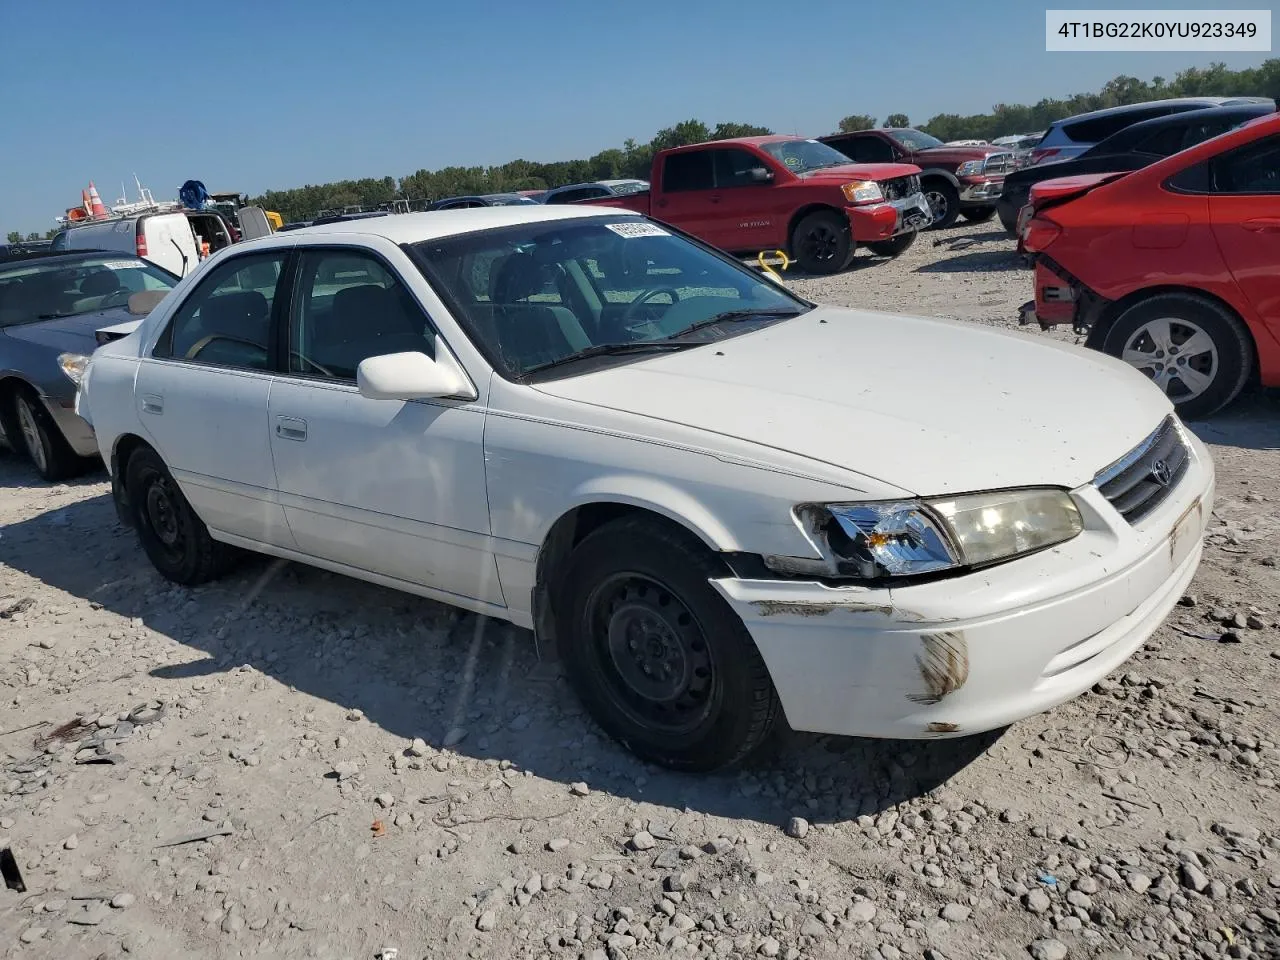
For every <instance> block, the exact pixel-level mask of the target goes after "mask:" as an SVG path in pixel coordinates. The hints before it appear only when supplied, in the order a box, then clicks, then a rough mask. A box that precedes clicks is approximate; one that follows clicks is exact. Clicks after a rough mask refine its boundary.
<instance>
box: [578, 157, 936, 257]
mask: <svg viewBox="0 0 1280 960" xmlns="http://www.w3.org/2000/svg"><path fill="white" fill-rule="evenodd" d="M649 183H650V188H649V191H648V192H647V193H637V194H631V195H629V196H624V197H602V198H600V199H595V200H584V201H581V202H582V203H588V204H597V205H600V206H610V207H623V208H625V209H627V210H635V211H636V212H638V213H643V214H646V215H648V216H650V217H653V219H655V220H660V221H662V222H664V223H668V224H670V225H671V226H673V227H676V228H678V229H680V230H683V231H685V232H686V233H689V234H692V235H693V236H695V237H697V238H699V239H700V240H703V241H705V242H707V243H709V244H711V245H712V246H716V247H719V248H720V249H722V250H728V251H730V252H733V253H748V252H755V251H758V250H778V249H785V250H786V251H787V252H788V253H789V254H790V255H791V256H792V257H793V258H794V259H795V261H796V265H797V266H798V267H799V268H800V269H801V270H803V271H805V272H806V273H818V274H827V273H838V272H840V271H841V270H844V269H845V268H846V267H848V266H849V263H850V262H851V261H852V260H853V254H854V249H855V248H856V246H857V245H858V244H864V245H865V246H867V247H868V248H869V249H870V250H871V251H872V252H873V253H876V254H879V255H880V256H887V257H894V256H897V255H898V254H899V253H901V252H902V251H903V250H906V249H907V247H909V246H911V244H912V243H913V242H914V241H915V238H916V232H917V231H918V230H920V229H922V228H924V227H927V226H928V225H929V224H930V223H931V222H932V220H933V217H932V214H931V213H930V211H929V204H928V202H927V201H926V200H925V199H924V195H923V194H922V193H921V192H920V168H919V167H917V166H914V165H912V164H909V163H851V162H850V161H849V159H848V157H846V156H844V154H842V153H840V152H839V151H837V150H833V149H832V148H831V147H828V146H827V145H826V144H823V143H819V142H818V141H816V140H804V139H801V138H799V137H779V136H771V137H740V138H738V139H734V140H713V141H710V142H707V143H697V144H691V145H690V146H685V147H674V148H672V149H670V150H661V151H659V152H658V154H657V155H656V156H655V157H654V158H653V172H652V173H651V174H650V177H649Z"/></svg>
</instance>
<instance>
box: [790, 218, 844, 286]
mask: <svg viewBox="0 0 1280 960" xmlns="http://www.w3.org/2000/svg"><path fill="white" fill-rule="evenodd" d="M853 251H854V243H853V235H852V234H851V233H850V232H849V222H848V221H847V220H845V219H844V217H842V216H840V215H839V214H838V213H835V212H834V211H831V210H818V211H815V212H814V213H811V214H809V215H808V216H807V217H805V218H804V219H802V220H801V221H800V222H799V223H797V224H796V226H795V229H794V230H792V231H791V254H792V256H793V257H795V261H796V265H797V266H798V267H799V268H800V269H801V270H803V271H804V272H805V273H815V274H819V275H829V274H833V273H839V272H840V271H842V270H845V269H847V268H848V266H849V264H850V263H852V262H853Z"/></svg>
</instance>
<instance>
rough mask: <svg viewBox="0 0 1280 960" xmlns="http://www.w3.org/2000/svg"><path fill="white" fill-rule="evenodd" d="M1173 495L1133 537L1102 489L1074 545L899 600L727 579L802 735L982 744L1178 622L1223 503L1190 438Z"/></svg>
mask: <svg viewBox="0 0 1280 960" xmlns="http://www.w3.org/2000/svg"><path fill="white" fill-rule="evenodd" d="M1189 443H1190V445H1191V449H1192V453H1193V457H1192V464H1191V467H1190V468H1189V469H1188V471H1187V473H1186V474H1185V475H1184V478H1183V480H1182V482H1181V483H1180V484H1179V487H1178V489H1177V490H1176V491H1175V492H1174V493H1173V494H1171V495H1170V497H1169V498H1168V499H1167V500H1166V501H1165V502H1164V503H1162V504H1161V505H1160V506H1159V507H1158V508H1156V509H1155V510H1154V511H1152V513H1151V514H1149V515H1148V516H1146V517H1144V518H1143V519H1142V520H1140V521H1139V522H1138V523H1137V524H1136V525H1130V524H1129V523H1127V522H1126V521H1125V520H1124V519H1123V518H1122V517H1121V516H1120V515H1119V514H1118V513H1117V512H1116V511H1115V509H1114V508H1113V507H1112V506H1111V504H1110V503H1108V502H1107V500H1106V498H1105V497H1103V495H1102V494H1101V493H1100V492H1099V491H1098V489H1097V488H1096V487H1094V486H1093V485H1092V484H1088V485H1086V486H1084V487H1081V488H1079V489H1078V490H1076V491H1074V494H1073V495H1074V496H1075V498H1076V500H1077V503H1078V504H1079V505H1080V507H1081V512H1082V513H1083V514H1084V515H1085V517H1086V528H1085V531H1084V532H1083V533H1081V534H1080V535H1079V536H1077V537H1076V538H1075V539H1073V540H1071V541H1068V542H1067V543H1063V544H1059V545H1058V546H1057V547H1053V548H1050V549H1048V550H1044V551H1041V552H1040V553H1037V554H1033V555H1031V556H1028V557H1023V558H1021V559H1019V560H1015V561H1011V562H1008V563H1005V564H1001V565H999V566H997V567H992V568H988V569H986V570H983V571H980V572H978V573H974V574H968V575H964V576H960V577H955V578H950V579H944V580H938V581H934V582H932V583H922V584H913V585H909V586H905V587H893V588H865V587H828V586H825V585H823V584H820V583H815V582H803V581H790V580H748V579H737V578H723V579H718V580H713V581H712V585H713V586H714V587H715V588H716V590H717V591H719V593H720V595H721V596H722V597H724V599H725V600H726V601H727V602H728V603H729V605H730V606H731V607H732V608H733V610H734V611H735V613H737V614H738V616H739V617H741V618H742V620H743V623H744V624H745V625H746V627H747V630H748V631H749V632H750V633H751V636H752V638H753V639H754V640H755V643H756V646H757V647H758V648H759V650H760V653H761V656H762V657H763V658H764V660H765V663H766V665H767V666H768V669H769V673H770V676H771V677H772V679H773V683H774V686H775V688H776V689H777V691H778V695H779V697H780V698H781V701H782V705H783V709H784V710H785V712H786V715H787V720H788V722H789V723H790V724H791V726H792V727H793V728H794V729H797V730H807V731H812V732H818V733H830V734H838V735H848V736H871V737H891V738H902V739H921V738H932V737H942V736H960V735H965V734H972V733H980V732H982V731H985V730H992V729H996V728H999V727H1003V726H1006V725H1008V724H1010V723H1012V722H1014V721H1016V720H1019V719H1022V718H1024V717H1028V716H1031V715H1033V714H1036V713H1040V712H1043V711H1045V710H1048V709H1050V708H1052V707H1054V706H1056V705H1058V704H1060V703H1063V702H1065V701H1067V700H1071V699H1073V698H1074V697H1076V696H1078V695H1079V694H1081V693H1083V692H1084V691H1086V690H1088V689H1089V688H1090V687H1091V686H1092V685H1093V684H1095V683H1096V682H1098V680H1100V679H1102V678H1103V677H1105V676H1106V675H1107V674H1108V673H1110V672H1111V671H1113V670H1115V669H1116V668H1117V667H1119V666H1120V664H1122V663H1123V662H1124V661H1125V660H1126V659H1128V658H1129V657H1130V656H1131V655H1132V654H1133V653H1134V651H1136V650H1137V649H1138V648H1139V647H1140V646H1141V645H1142V644H1143V643H1144V642H1145V641H1146V640H1147V638H1148V637H1150V635H1151V634H1152V633H1153V632H1154V631H1155V630H1156V628H1157V627H1159V625H1160V624H1161V622H1162V621H1163V620H1164V618H1165V617H1166V616H1167V615H1168V613H1169V611H1170V610H1171V609H1172V607H1173V606H1174V604H1176V603H1177V601H1178V599H1179V597H1181V596H1182V593H1183V590H1184V589H1185V587H1186V585H1187V584H1188V583H1189V582H1190V580H1191V578H1192V576H1193V575H1194V573H1195V571H1196V567H1197V565H1198V563H1199V559H1200V552H1201V539H1202V534H1203V531H1204V527H1205V525H1206V524H1207V522H1208V519H1209V516H1210V513H1211V510H1212V506H1213V496H1214V472H1213V464H1212V461H1211V460H1210V459H1209V455H1208V451H1207V450H1206V449H1205V448H1204V446H1203V444H1201V443H1200V442H1199V441H1198V440H1196V439H1195V438H1194V437H1192V438H1189Z"/></svg>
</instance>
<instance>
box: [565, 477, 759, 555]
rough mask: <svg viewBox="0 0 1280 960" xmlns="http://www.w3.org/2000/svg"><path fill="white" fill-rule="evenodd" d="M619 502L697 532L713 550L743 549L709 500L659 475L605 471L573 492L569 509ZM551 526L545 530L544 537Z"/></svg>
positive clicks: (721, 551) (729, 550) (567, 507)
mask: <svg viewBox="0 0 1280 960" xmlns="http://www.w3.org/2000/svg"><path fill="white" fill-rule="evenodd" d="M597 503H616V504H619V505H622V506H628V507H636V508H639V509H642V510H648V511H650V512H652V513H656V514H660V515H661V516H664V517H666V518H667V519H668V520H671V521H673V522H675V523H678V524H680V526H682V527H684V528H685V529H687V530H688V531H689V532H690V533H693V534H695V535H696V536H697V537H698V538H699V539H700V540H701V541H702V542H703V543H705V544H706V545H707V546H708V547H710V548H711V549H712V550H715V551H717V552H720V553H726V552H732V551H736V550H741V549H743V546H742V544H741V542H740V541H739V540H738V538H737V537H735V536H734V535H733V533H732V532H731V531H730V530H729V528H728V527H727V526H725V524H724V523H723V522H722V521H721V520H720V519H719V518H718V517H716V515H715V514H714V513H713V512H712V510H711V509H710V507H708V506H707V504H706V503H704V502H702V501H701V500H699V499H698V498H697V497H694V496H693V495H692V494H690V493H689V491H687V490H683V489H680V488H679V487H676V486H674V485H673V484H671V483H667V482H665V481H663V480H661V479H659V478H657V477H645V476H635V475H626V474H612V475H609V474H604V475H601V476H597V477H592V478H591V479H590V480H588V481H586V482H585V483H582V484H581V485H579V486H578V488H577V489H575V490H574V491H573V493H572V494H571V495H570V498H569V502H568V504H567V505H566V509H565V510H564V512H563V513H562V514H561V516H563V515H564V514H565V513H569V512H570V511H571V510H576V509H578V508H579V507H583V506H586V505H587V504H597ZM549 531H550V527H548V528H547V530H546V531H543V538H544V539H545V536H546V534H547V533H548V532H549Z"/></svg>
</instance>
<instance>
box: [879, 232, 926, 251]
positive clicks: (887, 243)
mask: <svg viewBox="0 0 1280 960" xmlns="http://www.w3.org/2000/svg"><path fill="white" fill-rule="evenodd" d="M919 235H920V232H919V231H918V230H912V231H911V232H910V233H900V234H898V235H897V236H896V237H891V238H890V239H888V240H877V241H876V242H875V243H868V244H867V249H868V250H870V251H871V252H872V253H874V254H875V255H876V256H877V257H896V256H898V254H900V253H905V252H906V251H907V250H908V249H909V248H910V247H911V245H912V244H913V243H915V242H916V237H918V236H919Z"/></svg>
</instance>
